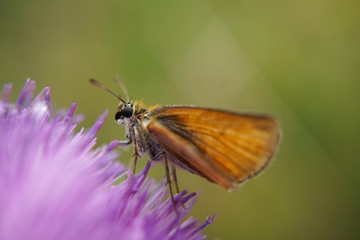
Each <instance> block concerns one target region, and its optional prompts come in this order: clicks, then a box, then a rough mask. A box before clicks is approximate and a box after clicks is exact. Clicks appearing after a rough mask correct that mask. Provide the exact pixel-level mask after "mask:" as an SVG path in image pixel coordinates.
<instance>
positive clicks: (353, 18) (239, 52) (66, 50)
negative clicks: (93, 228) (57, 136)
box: [0, 0, 360, 239]
mask: <svg viewBox="0 0 360 240" xmlns="http://www.w3.org/2000/svg"><path fill="white" fill-rule="evenodd" d="M359 9H360V2H359V1H356V0H354V1H331V0H328V1H325V0H315V1H310V0H304V1H281V0H280V1H278V0H275V1H251V0H247V1H215V0H213V1H201V0H199V1H196V0H193V1H187V0H184V1H156V0H153V1H140V0H139V1H136V0H132V1H131V0H127V1H121V0H105V1H93V0H90V1H69V0H63V1H45V0H44V1H36V0H34V1H21V0H20V1H10V0H6V1H4V0H0V83H1V85H2V84H4V83H7V82H12V83H13V84H14V91H13V96H12V99H13V100H14V99H15V96H16V95H17V94H18V92H19V89H20V88H21V86H22V84H23V83H24V81H25V79H26V78H27V77H30V78H31V79H33V80H35V81H36V82H37V91H40V89H41V88H42V87H44V86H50V87H51V90H52V95H51V97H52V103H53V106H54V107H55V108H57V109H59V108H68V107H69V106H70V104H71V103H73V102H77V103H78V107H77V113H82V114H84V116H85V120H84V122H83V123H82V125H84V126H86V127H89V126H91V124H92V123H93V122H94V121H95V120H96V118H97V116H99V114H101V113H102V112H103V111H104V110H105V109H109V112H110V114H109V116H108V117H107V120H106V122H105V125H104V126H103V128H102V129H101V131H100V133H99V138H98V144H99V145H101V144H105V143H108V142H110V141H111V140H113V139H116V138H117V139H124V132H123V130H122V129H121V128H120V127H117V126H116V124H115V123H114V120H113V119H114V118H113V115H114V113H115V111H116V106H117V100H116V99H115V98H114V97H112V96H111V95H109V94H107V93H105V92H103V91H101V90H99V89H96V88H94V87H92V86H91V85H90V84H89V83H88V79H89V78H90V77H92V78H96V79H98V80H99V81H101V82H102V83H103V84H104V85H106V86H108V87H109V88H110V89H113V90H114V91H115V92H119V91H120V90H119V88H118V87H117V85H116V84H115V82H114V81H113V76H114V74H116V73H119V74H120V76H121V77H122V79H123V80H124V82H125V83H126V85H127V88H128V91H129V93H130V97H131V98H132V99H144V100H145V103H146V104H193V105H198V106H206V107H216V108H224V109H231V110H238V111H246V112H247V111H250V112H265V113H270V114H273V115H275V116H278V118H279V120H280V122H281V124H282V132H283V137H282V141H281V144H280V148H279V152H278V154H277V155H276V157H275V159H274V160H273V162H272V164H271V166H270V167H268V168H267V170H266V171H265V172H264V173H263V174H261V175H260V177H257V178H255V179H252V180H250V181H249V182H248V183H246V184H245V185H243V186H241V187H240V188H239V189H238V190H237V191H235V192H233V193H228V192H227V191H225V190H223V189H221V188H220V187H218V186H216V185H215V184H211V183H208V182H207V181H206V180H204V179H201V178H200V177H197V176H194V175H192V174H189V173H187V172H185V171H178V174H179V182H180V187H181V188H182V189H188V190H189V191H197V192H199V193H200V196H199V199H198V201H197V203H196V205H195V206H194V208H193V210H192V212H191V214H192V215H193V216H195V217H196V218H197V219H199V220H201V221H204V220H205V218H206V215H207V214H210V215H211V214H213V213H217V216H216V218H215V221H214V223H213V224H212V225H210V226H209V227H208V228H206V230H205V233H206V234H207V235H208V237H209V239H359V238H360V204H359V203H360V194H359V190H360V189H359V187H360V177H359V169H360V153H359V149H360V140H359V136H360V124H359V122H360V121H359V117H360V114H359V110H360V94H359V89H360V70H359V69H360V66H359V63H360V47H359V45H360V14H359ZM129 156H130V155H129V153H128V154H123V155H122V157H121V161H124V162H126V163H127V162H128V159H129ZM141 162H142V163H144V162H146V160H142V161H141ZM162 174H163V168H162V166H156V167H154V168H153V169H152V171H151V175H152V176H154V177H157V178H159V179H160V178H161V176H162Z"/></svg>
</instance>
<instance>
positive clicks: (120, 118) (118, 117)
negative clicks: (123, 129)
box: [115, 111, 124, 121]
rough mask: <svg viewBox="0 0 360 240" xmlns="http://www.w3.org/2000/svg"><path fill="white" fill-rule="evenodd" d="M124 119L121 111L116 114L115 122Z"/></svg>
mask: <svg viewBox="0 0 360 240" xmlns="http://www.w3.org/2000/svg"><path fill="white" fill-rule="evenodd" d="M123 119H124V114H123V113H122V111H119V112H117V113H116V114H115V121H117V120H123Z"/></svg>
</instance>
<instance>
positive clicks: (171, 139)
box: [147, 106, 280, 189]
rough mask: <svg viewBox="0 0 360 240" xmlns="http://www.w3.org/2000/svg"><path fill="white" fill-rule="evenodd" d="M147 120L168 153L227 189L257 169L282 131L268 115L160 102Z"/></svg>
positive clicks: (273, 149)
mask: <svg viewBox="0 0 360 240" xmlns="http://www.w3.org/2000/svg"><path fill="white" fill-rule="evenodd" d="M148 119H150V121H149V122H148V124H147V129H148V130H149V132H150V134H151V136H153V137H154V138H155V139H156V140H157V141H159V143H160V144H162V145H163V146H164V147H165V148H166V149H167V150H168V151H169V153H171V154H173V155H174V156H175V157H176V158H177V159H178V160H179V161H182V162H183V163H184V164H186V165H187V166H188V167H190V168H191V169H193V170H194V171H195V172H198V173H199V174H200V175H202V176H204V177H206V178H208V179H209V180H211V181H214V182H215V183H217V184H219V185H221V186H223V187H224V188H226V189H231V188H232V187H234V185H236V184H237V183H240V182H243V181H245V180H246V179H248V178H250V177H252V176H254V175H256V174H257V173H258V172H260V171H261V170H262V169H263V168H264V167H265V166H266V165H267V163H268V162H269V161H270V159H271V157H272V155H273V154H274V151H275V150H276V146H277V143H278V140H279V135H280V133H279V127H278V124H277V121H276V120H275V119H274V118H272V117H269V116H261V115H252V114H241V113H236V112H230V111H223V110H214V109H206V108H196V107H183V106H175V107H174V106H164V107H158V108H155V109H154V110H152V111H151V112H150V113H149V114H148Z"/></svg>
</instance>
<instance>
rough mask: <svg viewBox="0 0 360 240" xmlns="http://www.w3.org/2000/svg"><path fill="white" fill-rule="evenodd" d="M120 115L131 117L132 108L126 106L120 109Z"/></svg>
mask: <svg viewBox="0 0 360 240" xmlns="http://www.w3.org/2000/svg"><path fill="white" fill-rule="evenodd" d="M121 113H122V114H123V115H124V117H126V118H129V117H131V116H132V115H133V107H132V106H130V105H127V104H126V105H125V107H124V108H123V109H121Z"/></svg>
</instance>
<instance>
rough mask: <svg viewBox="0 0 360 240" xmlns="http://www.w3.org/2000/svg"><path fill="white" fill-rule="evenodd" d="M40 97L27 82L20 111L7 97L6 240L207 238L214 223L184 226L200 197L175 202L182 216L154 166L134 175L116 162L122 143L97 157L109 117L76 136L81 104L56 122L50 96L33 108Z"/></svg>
mask: <svg viewBox="0 0 360 240" xmlns="http://www.w3.org/2000/svg"><path fill="white" fill-rule="evenodd" d="M34 89H35V82H33V81H30V80H27V81H26V83H25V85H24V87H23V89H22V91H21V93H20V95H19V97H18V100H17V102H16V103H15V104H11V103H9V95H10V91H11V85H10V84H8V85H5V86H4V88H3V90H2V92H1V93H0V239H2V240H6V239H12V240H16V239H30V240H31V239H36V240H39V239H87V240H91V239H157V240H158V239H203V238H204V235H203V234H202V233H201V230H202V229H203V228H204V227H206V226H207V225H208V224H210V223H211V222H212V220H213V217H212V218H208V219H207V220H206V221H205V223H203V224H202V225H200V224H199V223H198V222H197V221H196V220H194V219H192V218H188V219H187V220H185V221H184V220H183V219H184V217H185V215H186V214H187V213H188V211H189V209H190V208H191V206H192V205H193V203H194V201H195V193H191V194H188V193H187V192H186V191H184V192H181V193H179V194H177V195H176V196H175V203H176V205H177V206H179V207H178V208H177V209H178V213H176V211H174V209H173V206H172V203H171V200H170V199H169V198H165V196H166V186H165V182H162V183H156V182H155V181H154V180H151V179H149V178H148V177H146V175H147V172H148V170H149V168H150V163H148V164H147V165H146V167H145V168H144V169H143V170H142V171H141V172H140V173H139V174H137V175H132V174H131V171H129V170H127V169H126V168H125V167H124V166H123V165H121V164H120V163H118V162H116V161H114V160H115V159H116V157H117V153H116V152H115V151H112V149H114V148H115V147H116V146H117V143H118V142H117V141H113V142H111V143H110V144H108V145H107V146H104V147H101V148H97V149H95V150H93V147H94V144H95V140H96V139H95V134H96V132H97V131H98V129H99V128H100V127H101V125H102V123H103V121H104V118H105V116H106V113H104V114H102V115H101V116H100V117H99V119H98V120H97V121H96V122H95V124H94V125H93V126H92V128H91V129H90V130H88V131H84V129H81V130H80V131H79V132H78V133H76V134H75V133H74V128H75V127H76V124H77V123H78V121H79V119H78V118H77V117H74V116H73V113H74V110H75V106H76V104H73V105H72V106H71V107H70V109H69V111H68V113H67V114H66V113H61V112H59V113H57V114H55V115H53V116H51V114H50V89H49V88H44V89H43V90H42V91H41V92H40V94H39V95H38V96H37V97H35V99H34V100H33V101H32V100H31V99H32V94H33V91H34ZM122 178H125V180H123V181H122V182H121V183H120V184H118V185H117V186H116V185H113V183H114V182H115V181H116V180H119V179H122ZM182 206H185V207H182Z"/></svg>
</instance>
